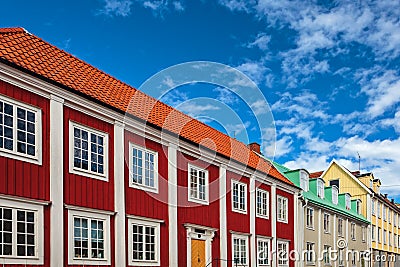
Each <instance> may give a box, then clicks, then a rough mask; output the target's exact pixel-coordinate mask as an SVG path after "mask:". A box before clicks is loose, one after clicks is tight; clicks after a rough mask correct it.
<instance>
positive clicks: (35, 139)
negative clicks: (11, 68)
mask: <svg viewBox="0 0 400 267" xmlns="http://www.w3.org/2000/svg"><path fill="white" fill-rule="evenodd" d="M41 120H42V118H41V110H40V109H38V108H35V107H31V106H29V105H26V104H22V103H20V102H17V101H14V100H11V99H8V98H5V97H3V96H0V155H4V156H6V157H11V158H17V159H21V160H24V161H28V162H35V163H39V164H41V153H40V152H41V150H40V143H41Z"/></svg>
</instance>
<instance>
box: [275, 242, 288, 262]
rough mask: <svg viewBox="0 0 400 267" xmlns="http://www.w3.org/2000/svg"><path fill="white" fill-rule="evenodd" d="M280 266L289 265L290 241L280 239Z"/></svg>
mask: <svg viewBox="0 0 400 267" xmlns="http://www.w3.org/2000/svg"><path fill="white" fill-rule="evenodd" d="M277 251H278V266H289V243H288V242H284V241H278V250H277Z"/></svg>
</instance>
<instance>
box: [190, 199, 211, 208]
mask: <svg viewBox="0 0 400 267" xmlns="http://www.w3.org/2000/svg"><path fill="white" fill-rule="evenodd" d="M188 201H189V202H193V203H197V204H201V205H207V206H208V205H209V203H208V201H207V200H201V199H196V198H189V199H188Z"/></svg>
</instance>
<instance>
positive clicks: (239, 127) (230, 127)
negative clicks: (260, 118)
mask: <svg viewBox="0 0 400 267" xmlns="http://www.w3.org/2000/svg"><path fill="white" fill-rule="evenodd" d="M250 125H251V123H250V122H249V121H245V122H244V123H238V124H227V125H226V126H225V129H226V130H227V132H228V135H230V136H237V135H238V134H240V133H242V132H244V131H246V130H247V128H248V127H250Z"/></svg>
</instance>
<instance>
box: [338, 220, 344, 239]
mask: <svg viewBox="0 0 400 267" xmlns="http://www.w3.org/2000/svg"><path fill="white" fill-rule="evenodd" d="M343 221H344V220H343V218H341V217H339V218H338V236H340V237H343V230H344V229H343ZM339 229H340V231H339Z"/></svg>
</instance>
